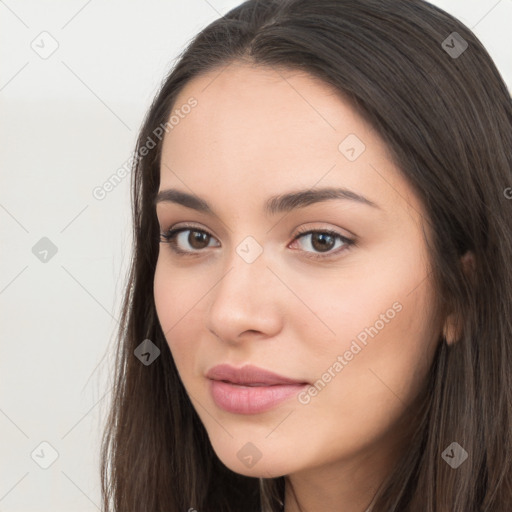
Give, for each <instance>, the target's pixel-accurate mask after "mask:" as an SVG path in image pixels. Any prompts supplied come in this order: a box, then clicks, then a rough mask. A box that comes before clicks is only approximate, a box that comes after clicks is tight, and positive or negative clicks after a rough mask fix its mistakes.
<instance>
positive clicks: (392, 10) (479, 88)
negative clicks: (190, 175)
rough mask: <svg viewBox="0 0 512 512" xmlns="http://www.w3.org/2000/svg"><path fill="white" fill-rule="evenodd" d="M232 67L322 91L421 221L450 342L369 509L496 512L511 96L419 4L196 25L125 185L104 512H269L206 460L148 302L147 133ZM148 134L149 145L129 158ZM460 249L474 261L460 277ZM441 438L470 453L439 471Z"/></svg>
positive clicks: (277, 489) (386, 3)
mask: <svg viewBox="0 0 512 512" xmlns="http://www.w3.org/2000/svg"><path fill="white" fill-rule="evenodd" d="M454 32H456V33H457V34H453V33H454ZM466 44H467V48H465V45H466ZM464 49H465V50H464ZM461 52H462V53H461ZM238 61H243V62H250V63H254V64H256V65H260V66H268V67H272V68H274V69H289V70H300V71H304V72H307V73H308V74H309V75H311V76H314V77H317V78H319V79H321V80H323V81H324V82H326V83H328V84H331V85H332V86H334V87H335V88H336V89H337V90H338V91H339V92H340V94H342V95H343V97H345V98H346V99H347V100H348V101H350V104H351V105H352V106H353V108H355V109H356V110H357V112H358V113H359V114H360V115H361V116H362V117H363V118H364V119H365V120H366V121H368V122H369V123H370V124H371V126H373V128H374V129H375V130H376V132H377V133H378V135H379V136H380V137H382V139H383V140H384V142H385V143H386V144H387V146H388V148H389V151H390V155H391V156H392V158H393V160H394V162H395V164H396V166H397V167H398V169H399V170H400V172H401V173H402V174H403V176H404V178H405V179H406V180H407V181H408V183H410V184H411V185H412V187H413V188H414V190H415V191H416V193H417V195H418V197H419V199H420V200H421V202H422V204H423V205H424V207H425V211H426V212H427V218H426V219H425V221H426V222H428V223H429V224H430V226H431V227H432V236H431V238H430V240H429V251H430V258H431V268H432V273H431V277H432V279H433V282H434V284H435V286H436V291H437V297H438V301H439V303H438V306H439V308H442V309H441V310H442V311H443V312H445V313H446V314H448V313H451V314H453V315H454V317H455V318H457V319H458V326H459V328H460V331H459V336H458V337H457V339H456V340H455V342H454V343H450V344H447V343H445V342H443V340H442V336H440V341H439V346H438V347H437V351H436V354H435V357H434V359H433V361H432V365H431V369H430V374H429V378H428V379H427V380H426V382H425V388H424V390H423V392H422V395H421V404H418V408H417V411H418V412H417V420H418V421H417V428H415V430H414V432H413V435H412V437H411V441H410V445H409V447H408V450H407V455H406V456H405V458H403V459H402V460H400V461H399V463H398V464H397V466H396V467H395V468H393V471H392V473H391V474H390V475H389V478H388V479H387V480H386V482H385V485H382V486H381V488H380V489H379V490H378V491H379V492H378V496H377V497H376V498H377V499H376V500H375V503H374V507H373V509H372V511H373V512H393V511H410V512H418V511H419V510H421V511H422V512H441V511H448V510H449V511H450V512H473V511H474V512H477V511H478V512H492V511H494V512H504V510H506V509H509V508H510V507H512V265H511V263H512V200H511V199H510V196H511V195H512V194H511V193H510V192H512V190H511V189H510V187H511V186H512V108H511V107H512V105H511V103H512V102H511V97H510V93H509V91H508V90H507V87H506V86H505V84H504V81H503V79H502V77H501V76H500V73H499V72H498V70H497V69H496V67H495V65H494V63H493V61H492V59H491V57H490V56H489V54H488V53H487V51H486V50H485V48H484V47H483V46H482V44H481V43H480V41H479V40H478V39H477V38H476V37H475V35H474V34H473V33H472V32H471V30H470V29H468V28H467V27H466V26H465V25H464V24H462V23H461V22H459V21H458V20H457V19H455V18H454V17H452V16H451V15H449V14H447V13H446V12H444V11H443V10H441V9H439V8H437V7H435V6H433V5H431V4H429V3H427V2H425V1H422V0H408V1H404V0H357V1H356V0H314V1H313V0H249V1H247V2H244V3H243V4H241V5H240V6H238V7H236V8H234V9H232V10H231V11H230V12H228V13H227V14H226V15H225V16H223V17H222V18H220V19H218V20H216V21H214V22H213V23H211V24H210V25H209V26H207V27H206V28H205V29H204V30H202V31H201V32H200V33H199V34H198V35H197V36H196V37H195V38H194V39H193V41H192V42H191V43H190V44H189V46H188V47H187V48H186V50H185V51H184V52H183V53H182V55H181V56H180V58H179V60H178V62H177V64H176V65H175V66H174V68H173V69H172V71H171V72H170V74H169V75H168V77H167V78H166V80H165V81H164V83H163V85H162V87H161V89H160V91H159V93H158V94H157V96H156V98H155V99H154V101H153V103H152V105H151V107H150V109H149V112H148V114H147V116H146V119H145V121H144V124H143V126H142V129H141V132H140V136H139V138H138V142H137V148H136V152H137V155H141V157H140V158H137V160H136V162H135V164H134V168H133V173H132V206H133V229H134V231H133V234H134V246H135V247H134V253H133V255H132V260H131V268H130V274H129V282H128V284H127V288H126V294H125V297H124V303H123V309H122V314H121V321H120V328H119V332H118V347H117V352H116V357H117V360H116V367H115V375H114V390H113V397H112V405H111V410H110V414H109V418H108V422H107V424H106V428H105V431H104V435H103V441H102V453H101V456H102V461H101V478H102V497H103V506H104V508H105V510H107V511H110V510H114V511H116V512H157V511H167V512H178V511H180V512H182V511H187V510H189V509H190V508H194V509H196V510H197V511H198V512H208V511H211V512H235V511H236V512H239V511H244V512H260V511H261V510H265V512H271V511H277V510H279V502H280V501H282V500H283V499H284V497H283V492H284V478H285V477H284V476H283V477H279V478H275V479H272V478H265V479H263V478H262V479H259V478H253V477H247V476H243V475H239V474H236V473H234V472H232V471H231V470H229V469H228V468H226V467H225V466H224V465H223V464H222V462H221V461H220V460H219V459H218V457H217V456H216V454H215V453H214V451H213V449H212V447H211V444H210V441H209V439H208V435H207V433H206V431H205V428H204V426H203V424H202V422H201V421H200V419H199V417H198V415H197V414H196V412H195V410H194V407H193V406H192V404H191V402H190V400H189V398H188V396H187V393H186V392H185V389H184V387H183V384H182V382H181V380H180V378H179V375H178V373H177V370H176V367H175V364H174V361H173V358H172V355H171V352H170V350H169V347H168V345H167V342H166V339H165V337H164V335H163V332H162V330H161V327H160V325H159V322H158V318H157V315H156V310H155V303H154V296H153V279H154V272H155V265H156V261H157V258H158V244H159V226H158V222H157V219H156V213H155V209H154V205H153V199H154V197H155V194H156V192H157V190H158V187H159V179H160V177H159V170H160V169H159V167H160V155H161V148H162V140H163V138H162V137H160V136H159V134H160V132H161V131H162V130H161V129H160V131H158V130H157V128H158V127H162V126H168V125H165V123H166V122H167V121H168V119H169V116H170V115H171V113H172V110H173V108H174V107H175V100H176V97H177V95H178V93H179V92H180V91H181V90H182V89H183V87H184V86H185V85H186V84H187V83H188V82H189V81H190V80H191V79H193V78H195V77H197V76H199V75H200V74H204V73H206V72H208V71H212V70H217V71H218V72H221V70H222V68H223V67H224V66H227V65H229V64H231V63H233V62H238ZM192 115H193V114H192ZM149 139H152V141H154V143H155V147H154V148H153V149H151V150H150V151H149V152H148V151H146V152H144V153H141V151H140V150H141V149H142V148H143V146H145V145H146V147H148V146H147V142H148V140H149ZM146 153H147V154H146ZM468 251H469V252H468ZM464 254H466V255H467V254H472V255H473V257H474V259H473V262H474V266H473V267H472V272H469V273H468V272H465V271H464V268H463V266H462V265H461V256H463V255H464ZM145 339H150V340H151V341H152V342H153V343H154V344H155V345H156V346H157V347H158V348H159V349H160V351H161V353H160V357H159V358H158V359H157V360H156V361H155V362H154V363H153V364H151V365H149V366H145V365H144V364H141V362H140V361H139V360H138V359H137V358H136V357H135V356H134V350H135V348H136V347H137V346H138V345H140V343H141V342H142V341H143V340H145ZM452 442H457V443H459V444H460V445H461V446H462V447H463V448H464V449H465V450H466V452H467V453H468V454H469V456H468V459H467V460H466V461H465V462H464V463H463V464H462V465H461V466H460V467H458V468H457V469H456V470H454V469H453V468H452V467H450V465H448V464H447V463H446V462H445V461H444V460H443V458H442V456H441V455H442V452H443V451H444V450H445V449H446V448H447V447H448V446H449V445H450V444H451V443H452Z"/></svg>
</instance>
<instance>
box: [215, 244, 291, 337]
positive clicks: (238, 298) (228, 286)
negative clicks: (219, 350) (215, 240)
mask: <svg viewBox="0 0 512 512" xmlns="http://www.w3.org/2000/svg"><path fill="white" fill-rule="evenodd" d="M264 256H265V254H264V253H262V254H261V255H260V256H259V257H258V258H257V259H256V260H255V261H252V262H247V261H245V260H244V259H243V258H242V257H240V256H239V255H238V254H237V253H236V252H235V251H234V252H233V255H232V257H231V258H230V260H229V263H228V269H227V271H226V272H225V273H224V274H223V276H222V277H221V278H220V281H219V282H218V283H217V285H216V286H215V287H214V289H212V291H211V293H210V297H211V299H210V300H211V304H210V308H209V311H208V314H207V319H206V327H207V328H208V330H210V331H211V332H213V333H214V334H215V335H216V336H218V337H219V338H220V339H221V340H223V341H225V342H226V343H232V344H233V343H234V344H237V343H240V342H241V341H243V340H244V339H248V338H251V339H254V338H255V337H256V338H267V337H272V336H275V335H276V334H278V333H279V331H280V330H281V329H282V322H283V316H284V313H283V312H284V307H285V302H286V300H287V299H286V296H285V292H286V288H285V286H284V285H283V283H282V282H281V281H280V280H279V279H278V278H277V277H276V275H275V273H274V272H272V271H271V270H270V269H269V268H267V263H268V262H267V260H266V258H265V257H264ZM288 301H289V297H288Z"/></svg>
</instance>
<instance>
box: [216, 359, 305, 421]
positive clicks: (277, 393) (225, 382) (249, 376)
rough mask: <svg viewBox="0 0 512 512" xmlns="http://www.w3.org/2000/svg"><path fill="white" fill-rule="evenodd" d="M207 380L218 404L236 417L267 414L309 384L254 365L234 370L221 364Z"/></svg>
mask: <svg viewBox="0 0 512 512" xmlns="http://www.w3.org/2000/svg"><path fill="white" fill-rule="evenodd" d="M206 377H207V378H208V379H210V392H211V394H212V398H213V400H214V402H215V404H216V405H217V406H218V407H220V408H221V409H224V410H225V411H228V412H232V413H235V414H257V413H261V412H264V411H268V410H269V409H272V408H273V407H275V406H276V405H277V404H279V403H281V402H283V401H284V400H286V399H287V398H289V397H291V396H292V395H295V394H297V393H298V392H299V391H301V390H302V389H303V388H305V387H307V386H308V385H309V384H308V383H307V382H304V381H298V380H294V379H290V378H288V377H283V376H282V375H278V374H276V373H273V372H269V371H267V370H264V369H262V368H258V367H256V366H252V365H246V366H243V367H242V368H235V367H233V366H229V365H227V364H221V365H218V366H214V367H213V368H211V369H210V370H209V371H208V372H207V374H206ZM256 384H258V385H256Z"/></svg>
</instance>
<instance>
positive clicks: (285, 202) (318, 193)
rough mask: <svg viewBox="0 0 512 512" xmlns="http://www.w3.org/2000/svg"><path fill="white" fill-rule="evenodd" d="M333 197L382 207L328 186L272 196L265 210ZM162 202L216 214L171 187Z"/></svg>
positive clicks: (279, 210)
mask: <svg viewBox="0 0 512 512" xmlns="http://www.w3.org/2000/svg"><path fill="white" fill-rule="evenodd" d="M333 199H338V200H339V199H343V200H348V201H353V202H357V203H360V204H364V205H367V206H371V207H373V208H378V209H381V207H380V206H379V205H378V204H376V203H374V202H373V201H371V200H370V199H368V198H366V197H364V196H362V195H360V194H357V193H356V192H354V191H352V190H349V189H346V188H333V187H328V188H321V189H309V190H298V191H294V192H288V193H286V194H280V195H276V196H272V197H270V198H269V199H268V200H267V201H266V203H265V207H264V212H265V214H266V215H276V214H278V213H284V212H290V211H292V210H295V209H298V208H304V207H306V206H309V205H311V204H314V203H321V202H324V201H330V200H333ZM162 202H167V203H176V204H181V205H182V206H185V207H187V208H191V209H194V210H197V211H200V212H203V213H207V214H211V215H216V214H215V212H214V211H213V210H212V208H211V207H210V205H209V204H208V203H207V202H206V201H205V200H204V199H203V198H201V197H199V196H196V195H194V194H189V193H187V192H182V191H181V190H177V189H172V188H169V189H166V190H161V191H160V192H158V194H157V195H156V197H155V199H154V201H153V204H154V206H156V205H157V204H158V203H162Z"/></svg>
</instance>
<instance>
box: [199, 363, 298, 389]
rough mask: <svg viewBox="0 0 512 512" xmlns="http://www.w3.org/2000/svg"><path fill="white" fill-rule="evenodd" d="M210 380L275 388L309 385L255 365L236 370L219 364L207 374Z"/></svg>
mask: <svg viewBox="0 0 512 512" xmlns="http://www.w3.org/2000/svg"><path fill="white" fill-rule="evenodd" d="M206 377H207V378H208V379H212V380H223V381H227V382H231V383H233V384H242V385H244V384H248V385H251V384H252V385H256V384H260V385H264V386H275V385H278V384H307V383H306V382H304V381H300V380H295V379H290V378H288V377H283V376H282V375H278V374H277V373H274V372H270V371H268V370H265V369H263V368H259V367H257V366H253V365H250V364H248V365H245V366H242V367H241V368H235V367H234V366H230V365H229V364H219V365H217V366H214V367H213V368H210V369H209V370H208V372H207V374H206Z"/></svg>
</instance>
